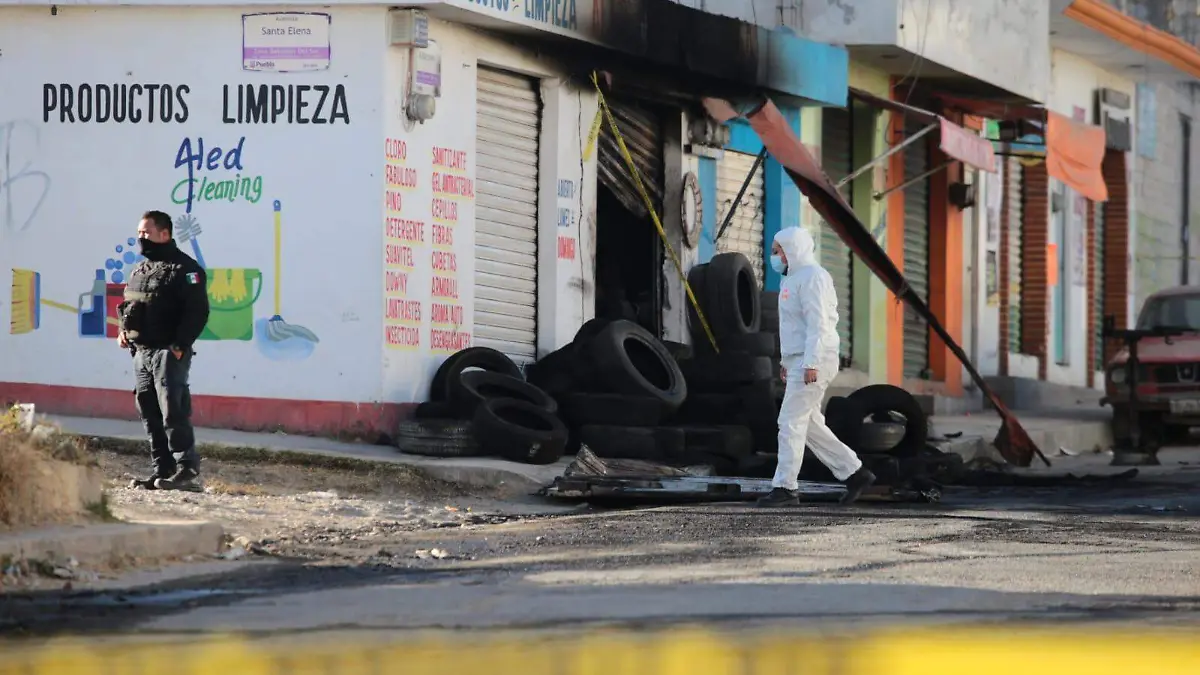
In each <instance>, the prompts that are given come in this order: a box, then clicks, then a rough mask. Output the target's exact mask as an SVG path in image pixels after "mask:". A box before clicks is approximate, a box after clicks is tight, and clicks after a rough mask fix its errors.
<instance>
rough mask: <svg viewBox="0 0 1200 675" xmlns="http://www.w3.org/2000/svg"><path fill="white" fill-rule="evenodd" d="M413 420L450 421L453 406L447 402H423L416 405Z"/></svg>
mask: <svg viewBox="0 0 1200 675" xmlns="http://www.w3.org/2000/svg"><path fill="white" fill-rule="evenodd" d="M413 419H417V420H452V419H454V406H452V405H450V402H449V401H425V402H424V403H418V404H417V409H416V410H414V411H413Z"/></svg>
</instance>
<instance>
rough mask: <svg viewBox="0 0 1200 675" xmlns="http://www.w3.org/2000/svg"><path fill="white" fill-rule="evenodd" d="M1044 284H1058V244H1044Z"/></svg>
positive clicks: (1051, 285) (1052, 285)
mask: <svg viewBox="0 0 1200 675" xmlns="http://www.w3.org/2000/svg"><path fill="white" fill-rule="evenodd" d="M1046 285H1047V286H1049V287H1051V288H1053V287H1054V286H1057V285H1058V244H1046Z"/></svg>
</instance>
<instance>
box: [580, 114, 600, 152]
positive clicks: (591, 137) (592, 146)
mask: <svg viewBox="0 0 1200 675" xmlns="http://www.w3.org/2000/svg"><path fill="white" fill-rule="evenodd" d="M603 122H604V109H603V108H601V107H599V106H597V107H596V117H595V118H593V119H592V128H591V130H590V131H588V137H587V145H585V146H583V161H585V162H586V161H588V160H589V159H591V158H592V153H593V152H595V151H596V139H598V138H599V137H600V124H601V123H603Z"/></svg>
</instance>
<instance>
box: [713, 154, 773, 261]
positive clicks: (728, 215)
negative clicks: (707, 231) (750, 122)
mask: <svg viewBox="0 0 1200 675" xmlns="http://www.w3.org/2000/svg"><path fill="white" fill-rule="evenodd" d="M766 158H767V146H765V145H764V146H763V149H762V150H760V151H759V152H758V157H755V158H754V166H752V167H750V173H748V174H746V180H744V181H742V189H740V190H738V193H737V196H736V197H734V198H733V203H732V204H730V205H729V212H728V213H726V214H725V222H723V223H721V229H719V230H717V236H716V237H715V238H714V239H713V243H714V244H716V243H717V242H718V241H720V240H721V235H723V234H725V229H726V228H728V227H729V224H730V223H732V222H733V213H734V211H737V207H738V204H740V203H742V196H743V195H745V194H746V189H747V188H749V187H750V181H752V180H754V174H756V173H758V167H760V166H762V163H763V160H764V159H766Z"/></svg>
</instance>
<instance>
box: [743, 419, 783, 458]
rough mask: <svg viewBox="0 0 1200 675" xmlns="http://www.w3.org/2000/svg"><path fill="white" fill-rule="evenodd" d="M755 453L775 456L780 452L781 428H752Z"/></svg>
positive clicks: (773, 426) (774, 426) (775, 426)
mask: <svg viewBox="0 0 1200 675" xmlns="http://www.w3.org/2000/svg"><path fill="white" fill-rule="evenodd" d="M750 434H751V436H752V437H753V438H754V451H755V452H758V453H763V454H771V455H774V454H776V453H778V452H779V426H778V425H772V426H761V427H750Z"/></svg>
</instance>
